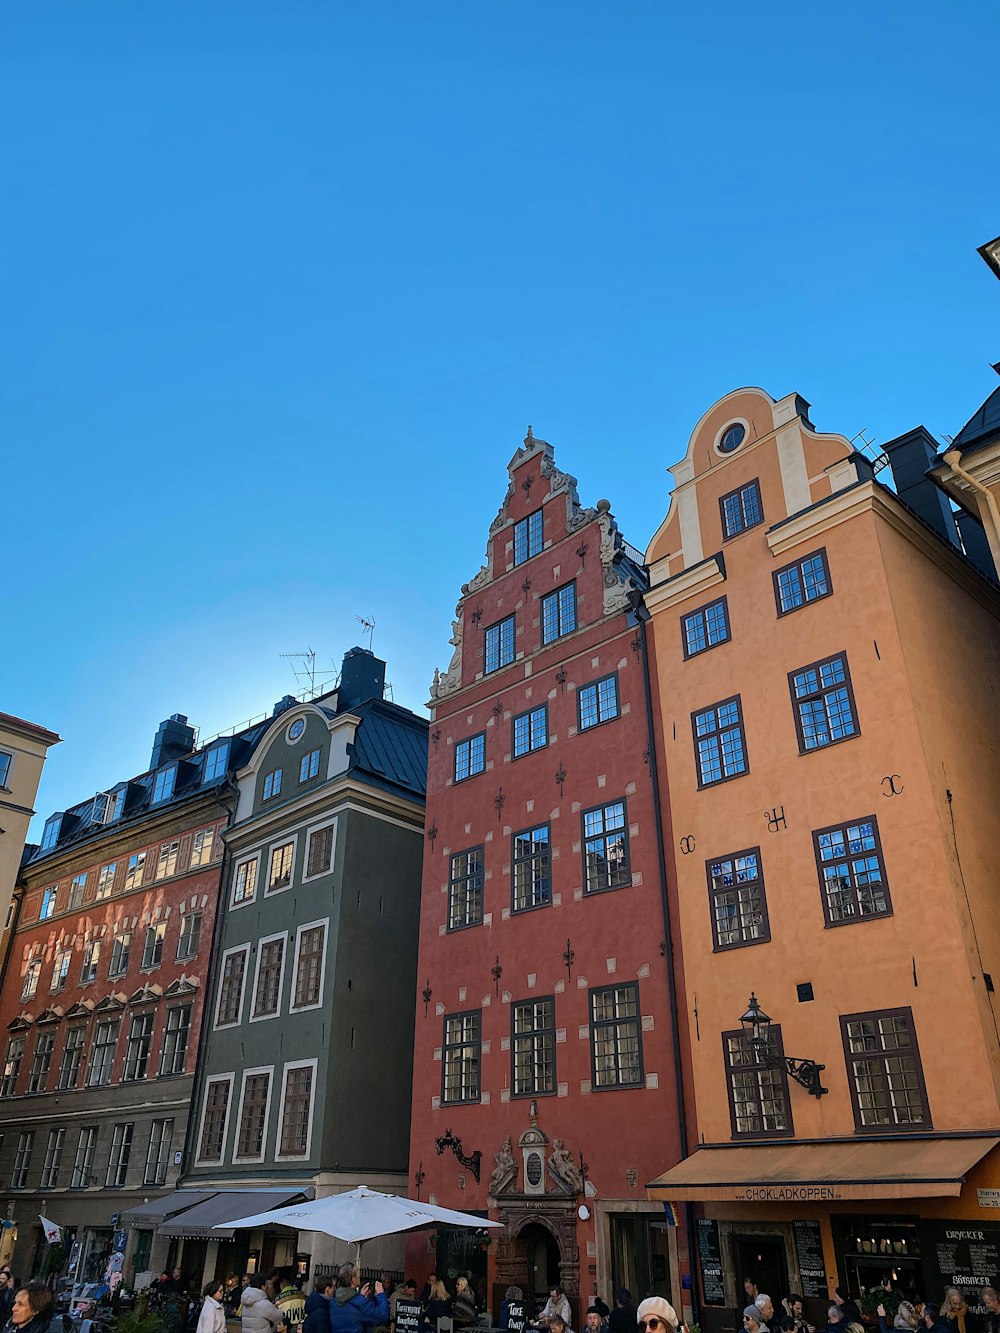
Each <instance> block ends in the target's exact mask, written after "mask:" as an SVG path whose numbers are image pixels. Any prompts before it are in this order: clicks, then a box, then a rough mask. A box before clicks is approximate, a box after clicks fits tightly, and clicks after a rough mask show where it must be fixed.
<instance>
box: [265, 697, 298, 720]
mask: <svg viewBox="0 0 1000 1333" xmlns="http://www.w3.org/2000/svg"><path fill="white" fill-rule="evenodd" d="M297 703H298V699H296V698H295V696H294V695H293V694H283V695H282V696H281V698H280V699H279V700H278V702H277V703H276V704H275V705H274V707H273V708H272V709H271V716H272V717H280V716H281V714H282V713H287V712H288V710H289V708H294V707H295V705H296V704H297Z"/></svg>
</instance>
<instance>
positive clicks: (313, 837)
mask: <svg viewBox="0 0 1000 1333" xmlns="http://www.w3.org/2000/svg"><path fill="white" fill-rule="evenodd" d="M336 837H337V821H336V820H335V819H334V820H331V821H330V823H329V824H322V825H320V827H319V828H312V829H309V830H308V832H307V833H306V870H305V874H304V875H303V876H302V882H303V884H304V883H305V882H306V881H307V880H310V879H314V878H315V877H316V876H317V875H325V874H327V873H328V872H329V870H330V867H331V866H332V865H333V844H334V842H335V840H336Z"/></svg>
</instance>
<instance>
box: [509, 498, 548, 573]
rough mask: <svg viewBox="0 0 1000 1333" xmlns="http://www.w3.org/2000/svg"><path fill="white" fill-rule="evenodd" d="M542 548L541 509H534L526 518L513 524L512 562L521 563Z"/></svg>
mask: <svg viewBox="0 0 1000 1333" xmlns="http://www.w3.org/2000/svg"><path fill="white" fill-rule="evenodd" d="M541 549H542V511H541V510H540V509H536V510H535V512H534V513H533V514H529V515H528V517H527V518H522V519H521V520H520V522H518V523H515V524H514V564H515V565H523V564H524V562H525V560H530V559H531V557H532V556H535V555H538V554H539V553H540V552H541Z"/></svg>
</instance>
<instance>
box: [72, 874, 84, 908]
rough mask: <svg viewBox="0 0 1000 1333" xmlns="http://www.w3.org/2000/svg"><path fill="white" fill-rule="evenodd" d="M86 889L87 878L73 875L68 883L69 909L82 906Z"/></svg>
mask: <svg viewBox="0 0 1000 1333" xmlns="http://www.w3.org/2000/svg"><path fill="white" fill-rule="evenodd" d="M86 889H87V876H86V874H83V875H74V876H73V878H72V879H71V880H70V882H69V904H68V906H69V909H70V911H72V910H73V909H74V908H76V907H82V906H83V895H84V893H85V892H86Z"/></svg>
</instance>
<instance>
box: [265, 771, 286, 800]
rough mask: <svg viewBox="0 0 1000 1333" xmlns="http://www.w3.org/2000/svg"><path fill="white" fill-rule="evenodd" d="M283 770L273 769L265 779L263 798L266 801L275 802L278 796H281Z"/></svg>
mask: <svg viewBox="0 0 1000 1333" xmlns="http://www.w3.org/2000/svg"><path fill="white" fill-rule="evenodd" d="M281 779H282V770H281V769H280V768H272V769H271V771H270V773H268V774H267V776H266V777H265V778H264V792H263V797H264V800H265V801H273V800H274V798H275V797H276V796H280V795H281Z"/></svg>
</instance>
